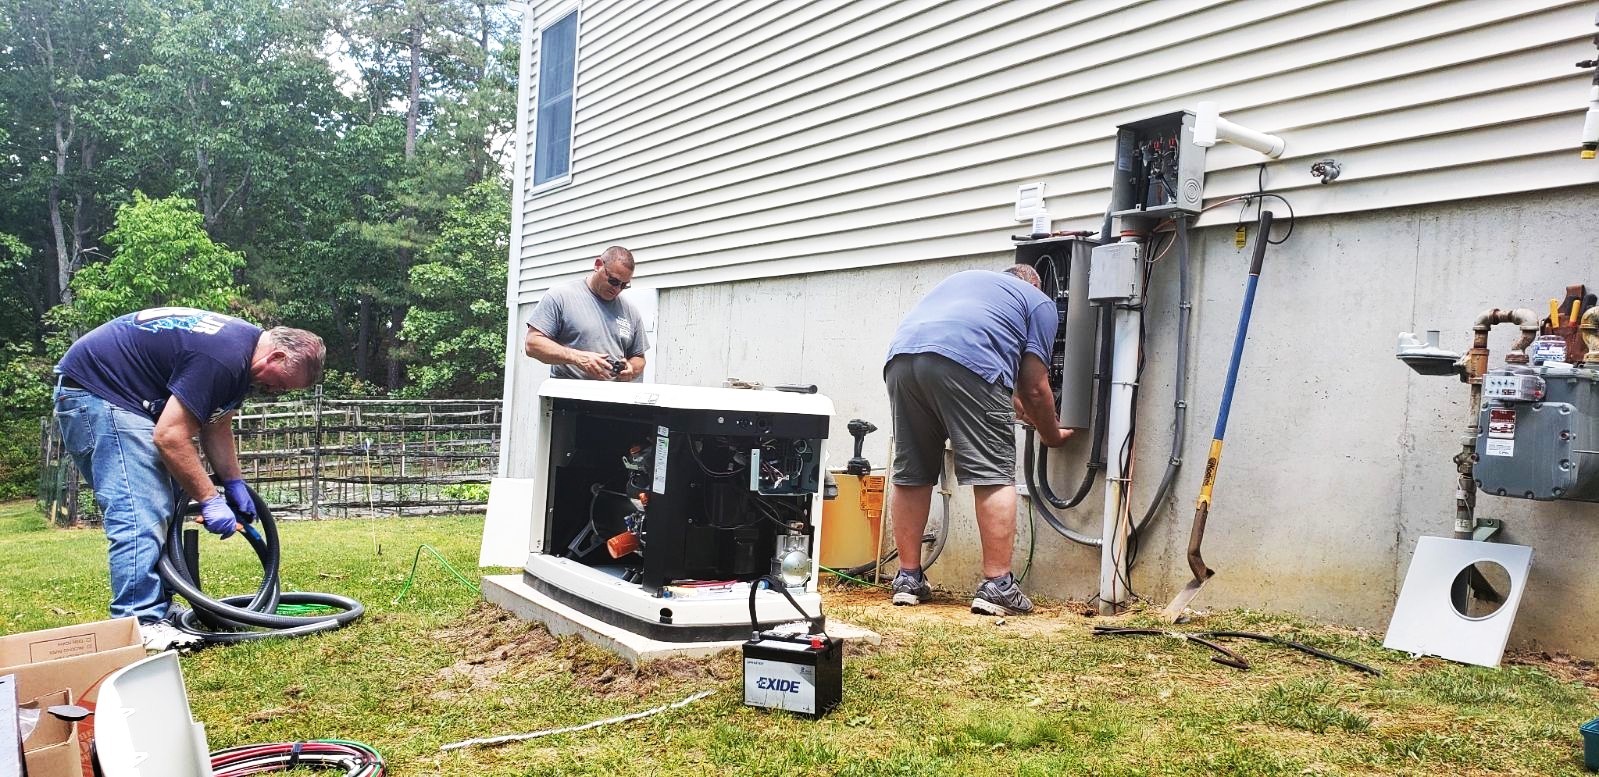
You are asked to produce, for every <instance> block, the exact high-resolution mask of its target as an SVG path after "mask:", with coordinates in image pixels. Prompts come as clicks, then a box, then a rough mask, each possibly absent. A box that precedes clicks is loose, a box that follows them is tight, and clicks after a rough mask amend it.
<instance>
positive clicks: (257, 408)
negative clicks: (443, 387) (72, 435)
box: [39, 391, 501, 525]
mask: <svg viewBox="0 0 1599 777" xmlns="http://www.w3.org/2000/svg"><path fill="white" fill-rule="evenodd" d="M500 406H501V401H500V400H497V399H459V400H457V399H431V400H427V399H422V400H418V399H412V400H401V399H330V398H326V397H323V396H321V393H320V391H318V393H317V395H316V396H313V397H312V398H309V399H303V400H296V401H290V402H250V403H248V404H246V405H245V407H244V409H243V411H241V412H240V413H239V414H238V415H236V416H235V417H234V433H235V436H236V438H237V440H238V448H239V463H240V465H241V466H242V467H243V468H244V478H245V480H246V481H247V482H248V483H249V484H250V486H251V487H252V488H254V489H255V491H256V493H257V494H259V495H260V496H261V498H262V499H263V500H265V501H266V502H267V504H269V505H271V507H272V514H273V516H274V517H285V518H342V517H348V516H352V515H361V516H375V515H400V514H414V513H429V512H463V511H473V510H482V509H483V508H484V507H485V504H484V503H485V502H486V500H487V493H488V488H487V484H488V482H489V479H490V478H492V477H493V475H494V471H495V466H496V464H497V462H498V459H499V450H500ZM42 432H43V433H42V434H41V435H40V437H41V440H42V444H41V451H40V454H41V464H42V467H41V468H40V471H41V476H40V489H39V494H40V497H39V498H40V502H41V506H42V507H43V509H44V511H45V514H46V515H48V516H51V517H52V520H54V522H55V523H57V524H59V525H72V524H78V523H92V522H96V521H98V520H99V517H100V516H99V508H98V507H97V506H96V505H95V504H94V500H93V499H92V498H90V496H89V494H88V490H87V486H86V485H85V484H82V482H81V478H80V477H79V476H78V472H77V469H76V468H75V467H74V466H73V464H72V457H71V456H68V455H65V454H64V452H63V451H62V449H61V438H60V434H59V433H58V431H57V429H56V428H55V424H54V422H53V421H51V420H50V419H45V421H44V423H43V429H42Z"/></svg>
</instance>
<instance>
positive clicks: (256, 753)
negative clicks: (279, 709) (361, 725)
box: [211, 739, 388, 777]
mask: <svg viewBox="0 0 1599 777" xmlns="http://www.w3.org/2000/svg"><path fill="white" fill-rule="evenodd" d="M300 767H305V768H307V769H316V770H333V771H337V770H339V769H343V770H344V776H345V777H384V775H386V774H388V772H387V771H385V767H384V766H383V756H380V755H378V751H376V750H373V749H372V748H370V747H367V746H366V745H363V744H361V743H360V742H347V741H344V740H342V739H315V740H311V741H309V742H275V743H272V744H265V745H241V746H239V747H230V748H228V749H226V750H218V751H216V752H214V753H212V754H211V771H212V773H213V774H215V775H216V777H242V775H247V774H268V773H271V772H290V771H294V770H295V769H298V768H300Z"/></svg>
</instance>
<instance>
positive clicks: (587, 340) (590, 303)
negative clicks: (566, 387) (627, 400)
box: [527, 278, 650, 380]
mask: <svg viewBox="0 0 1599 777" xmlns="http://www.w3.org/2000/svg"><path fill="white" fill-rule="evenodd" d="M527 325H528V326H530V327H533V328H534V329H537V330H539V331H540V332H543V333H544V334H545V336H547V337H549V338H550V339H551V340H554V341H555V342H557V343H560V344H561V345H564V346H566V347H568V348H576V349H578V350H580V351H594V352H596V353H606V354H610V355H612V356H615V357H617V358H619V359H624V358H629V357H633V356H643V355H644V352H645V351H647V350H649V347H650V338H649V335H647V334H645V333H644V318H643V316H641V315H639V312H638V307H637V306H635V305H634V304H633V303H632V302H629V301H628V300H627V297H626V295H625V294H623V295H621V296H618V297H617V298H616V299H614V300H610V301H606V300H603V299H600V297H599V295H597V294H595V293H594V292H593V291H592V290H590V289H589V287H588V284H587V283H585V282H584V280H583V279H581V278H580V279H578V280H575V281H570V282H567V283H563V284H560V285H558V286H551V287H550V290H549V291H546V292H544V297H543V298H542V299H540V300H539V304H537V305H535V306H533V314H532V315H530V316H528V319H527ZM550 377H552V378H578V379H582V378H587V377H588V375H587V374H585V373H584V372H583V371H582V370H580V369H578V368H577V367H575V366H573V365H570V364H552V365H550ZM634 380H638V378H635V379H634Z"/></svg>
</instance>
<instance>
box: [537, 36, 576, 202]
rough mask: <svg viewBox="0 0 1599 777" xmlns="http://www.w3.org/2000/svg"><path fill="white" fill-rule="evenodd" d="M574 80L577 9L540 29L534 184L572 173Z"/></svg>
mask: <svg viewBox="0 0 1599 777" xmlns="http://www.w3.org/2000/svg"><path fill="white" fill-rule="evenodd" d="M576 83H577V11H576V10H573V11H572V12H571V13H569V14H567V15H565V16H563V17H561V18H560V19H558V20H556V21H555V23H553V24H551V25H549V26H547V27H545V28H544V29H542V30H540V31H539V80H538V84H537V87H538V95H539V96H538V114H537V118H536V119H535V122H536V123H535V124H534V128H533V135H534V137H533V185H534V186H539V185H541V184H545V183H549V182H550V181H559V180H562V179H564V178H566V177H568V176H570V175H571V173H572V90H573V87H574V86H575V85H576Z"/></svg>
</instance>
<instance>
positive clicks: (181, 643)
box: [139, 621, 200, 653]
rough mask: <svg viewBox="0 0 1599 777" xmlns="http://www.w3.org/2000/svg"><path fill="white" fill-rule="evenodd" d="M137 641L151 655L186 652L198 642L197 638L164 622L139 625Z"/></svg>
mask: <svg viewBox="0 0 1599 777" xmlns="http://www.w3.org/2000/svg"><path fill="white" fill-rule="evenodd" d="M139 639H140V640H142V641H143V642H144V649H145V650H146V651H149V652H151V653H160V652H162V651H166V650H178V651H180V652H181V651H186V650H189V649H192V648H193V647H194V646H195V645H197V644H199V642H200V638H199V637H196V636H195V635H193V634H190V633H189V632H187V631H184V630H182V629H179V628H178V627H177V626H174V625H172V624H171V623H168V622H166V621H156V622H154V623H141V624H139Z"/></svg>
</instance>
